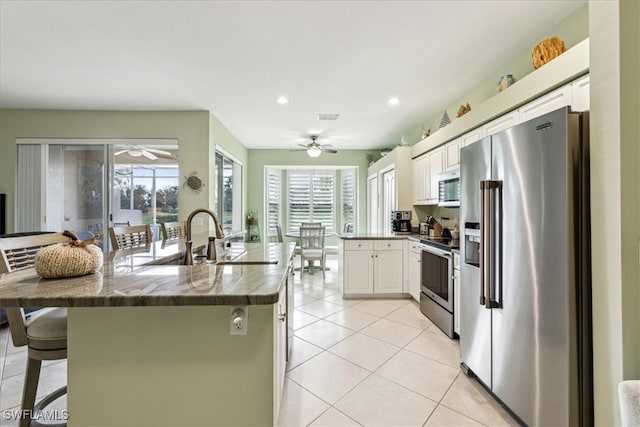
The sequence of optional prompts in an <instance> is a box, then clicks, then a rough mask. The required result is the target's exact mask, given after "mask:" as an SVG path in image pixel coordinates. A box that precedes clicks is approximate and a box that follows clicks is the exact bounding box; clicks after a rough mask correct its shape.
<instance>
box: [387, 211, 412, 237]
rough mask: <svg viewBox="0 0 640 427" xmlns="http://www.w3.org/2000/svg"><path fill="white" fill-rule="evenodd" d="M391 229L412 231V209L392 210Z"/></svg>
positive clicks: (395, 231) (396, 231)
mask: <svg viewBox="0 0 640 427" xmlns="http://www.w3.org/2000/svg"><path fill="white" fill-rule="evenodd" d="M391 229H392V230H393V232H394V233H411V211H391Z"/></svg>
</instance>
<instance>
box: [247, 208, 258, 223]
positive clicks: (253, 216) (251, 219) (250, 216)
mask: <svg viewBox="0 0 640 427" xmlns="http://www.w3.org/2000/svg"><path fill="white" fill-rule="evenodd" d="M247 224H248V225H256V224H258V212H256V211H249V212H247Z"/></svg>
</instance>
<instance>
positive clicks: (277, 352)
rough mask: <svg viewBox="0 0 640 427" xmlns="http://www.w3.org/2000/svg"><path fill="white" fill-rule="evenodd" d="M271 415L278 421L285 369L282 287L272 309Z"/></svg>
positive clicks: (284, 324) (283, 298) (285, 312)
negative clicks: (272, 365)
mask: <svg viewBox="0 0 640 427" xmlns="http://www.w3.org/2000/svg"><path fill="white" fill-rule="evenodd" d="M273 317H274V319H273V328H274V331H273V351H274V355H273V363H274V365H275V366H274V367H273V389H274V390H273V415H274V422H277V421H278V412H279V410H280V403H281V401H282V391H283V390H284V376H285V372H286V367H287V287H286V286H283V287H282V289H281V290H280V295H279V296H278V302H277V303H276V304H274V308H273Z"/></svg>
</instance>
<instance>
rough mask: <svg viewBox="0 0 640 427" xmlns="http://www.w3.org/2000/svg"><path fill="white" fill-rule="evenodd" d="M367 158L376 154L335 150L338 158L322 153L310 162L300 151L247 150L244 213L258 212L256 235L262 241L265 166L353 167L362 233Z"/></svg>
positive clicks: (309, 158) (363, 228) (363, 226)
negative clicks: (258, 233)
mask: <svg viewBox="0 0 640 427" xmlns="http://www.w3.org/2000/svg"><path fill="white" fill-rule="evenodd" d="M367 155H371V156H373V157H374V158H376V157H377V156H379V153H377V152H374V151H367V150H339V151H338V154H326V153H323V154H322V155H321V156H320V157H318V158H316V159H312V158H311V157H309V156H308V155H307V153H306V152H304V151H294V152H292V151H289V150H249V155H248V158H249V167H248V182H249V186H248V191H247V193H248V194H247V198H248V201H247V210H254V211H257V212H258V216H259V220H260V232H261V235H262V238H263V240H264V230H265V224H264V221H265V218H264V216H265V215H264V209H265V207H264V201H265V195H264V189H265V183H264V173H265V166H309V168H310V169H311V168H313V167H314V166H357V167H358V189H357V191H358V225H357V227H358V229H359V230H360V231H364V230H365V229H366V223H367V212H366V209H367V203H366V201H367V167H368V166H369V162H368V160H367Z"/></svg>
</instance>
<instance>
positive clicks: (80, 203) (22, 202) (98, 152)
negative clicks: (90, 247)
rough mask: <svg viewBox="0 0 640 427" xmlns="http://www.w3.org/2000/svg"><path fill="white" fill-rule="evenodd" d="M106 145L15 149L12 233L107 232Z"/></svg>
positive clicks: (28, 146) (33, 146)
mask: <svg viewBox="0 0 640 427" xmlns="http://www.w3.org/2000/svg"><path fill="white" fill-rule="evenodd" d="M106 164H107V150H106V146H105V145H72V144H65V145H57V144H24V145H18V179H17V188H16V191H17V197H16V201H17V212H16V214H17V215H16V231H17V232H30V231H63V230H73V231H77V232H79V231H91V232H94V233H96V232H98V233H102V232H103V231H104V230H105V228H106V222H105V218H106V208H107V206H106V204H105V194H106V193H107V188H106V187H105V183H106V182H107V180H106V171H107V168H106V167H105V165H106Z"/></svg>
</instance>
